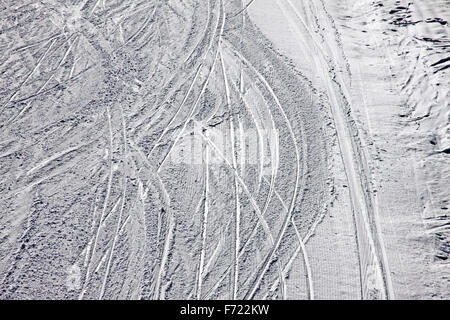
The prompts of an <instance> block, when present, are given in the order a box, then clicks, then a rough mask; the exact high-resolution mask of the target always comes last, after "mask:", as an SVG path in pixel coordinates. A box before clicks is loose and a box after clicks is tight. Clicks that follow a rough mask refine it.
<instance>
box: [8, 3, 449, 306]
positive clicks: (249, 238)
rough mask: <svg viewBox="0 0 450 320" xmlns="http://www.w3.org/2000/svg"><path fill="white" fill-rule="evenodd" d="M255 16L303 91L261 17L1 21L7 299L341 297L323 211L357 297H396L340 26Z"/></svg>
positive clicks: (46, 7) (295, 11)
mask: <svg viewBox="0 0 450 320" xmlns="http://www.w3.org/2000/svg"><path fill="white" fill-rule="evenodd" d="M267 1H268V0H266V3H267V5H268V7H270V6H273V8H276V10H278V11H279V12H278V11H277V15H279V16H277V19H279V18H280V19H283V21H284V22H285V23H286V25H287V28H286V30H289V32H290V33H291V34H290V35H283V37H286V39H287V38H288V37H291V38H289V41H293V42H295V45H296V46H298V50H297V51H298V52H297V53H299V56H302V57H303V55H304V54H305V55H306V54H308V56H307V57H304V59H305V61H308V62H310V64H311V65H310V66H308V67H309V68H311V70H312V71H305V73H306V72H311V73H314V75H313V76H312V75H311V78H312V77H315V78H314V79H308V78H307V77H306V76H304V75H303V74H302V73H301V72H303V70H301V68H300V66H299V65H300V64H301V63H299V64H298V65H297V66H296V65H295V63H294V62H293V61H291V60H290V59H289V58H288V57H287V56H283V51H282V50H278V48H277V47H276V45H275V42H276V41H274V45H273V47H272V44H271V43H270V41H269V39H268V38H269V37H268V36H267V37H268V38H266V36H265V35H263V31H261V30H260V28H259V27H258V25H257V24H256V22H255V21H256V20H255V21H254V20H253V16H252V14H251V12H253V10H261V7H258V6H259V5H260V4H259V3H258V1H255V0H233V1H229V2H225V1H224V0H207V2H204V1H201V0H186V1H172V0H171V1H167V2H165V3H159V2H158V3H152V4H149V3H148V2H145V1H141V2H135V1H128V0H126V1H123V2H120V3H116V2H106V1H100V0H97V1H82V2H81V3H78V4H66V5H64V6H62V5H57V2H55V1H53V0H49V1H46V2H41V3H38V4H36V5H35V7H33V9H30V10H41V11H42V15H41V16H42V17H39V19H37V18H36V19H35V20H33V21H29V20H27V19H29V17H28V13H26V14H24V15H23V16H24V17H22V15H21V16H20V17H18V18H17V21H16V20H15V19H14V21H13V20H11V19H10V18H9V13H8V14H5V16H7V17H8V19H5V22H4V30H5V31H4V32H3V33H2V38H1V40H2V45H3V47H2V48H4V50H3V49H2V50H3V52H2V53H1V56H2V59H3V60H4V61H2V62H0V68H1V70H4V73H5V81H4V85H3V81H2V85H1V88H0V89H1V90H0V91H1V93H0V105H1V107H0V114H2V120H1V122H0V128H1V129H2V130H1V131H2V132H1V133H0V141H1V143H0V158H1V160H2V165H1V168H0V169H1V175H2V176H1V178H0V179H1V180H2V187H1V190H0V192H2V194H3V199H2V200H1V201H0V205H1V209H2V210H3V211H4V212H5V214H4V217H0V224H1V225H2V229H1V230H0V238H1V239H6V240H5V241H2V242H1V243H0V254H1V255H2V257H4V259H3V260H2V261H0V279H2V281H1V285H2V289H3V288H4V290H3V291H2V292H0V298H14V299H15V298H18V299H20V298H23V297H28V296H29V297H30V298H44V299H55V298H56V299H79V300H81V299H99V300H102V299H155V300H158V299H186V298H187V299H197V300H202V299H230V300H240V299H244V300H246V299H250V300H251V299H272V298H277V299H283V300H287V299H299V298H305V297H306V298H307V299H310V300H314V299H321V298H322V295H323V291H324V290H325V291H326V290H339V288H335V287H333V286H334V285H335V284H330V285H329V287H330V288H328V287H327V288H325V289H324V288H323V286H324V284H323V282H324V280H323V275H322V274H320V270H331V269H333V268H334V267H329V268H328V266H326V267H322V266H320V265H319V264H320V263H325V262H326V261H327V259H328V257H324V259H323V261H322V260H321V259H322V258H321V257H318V254H317V253H316V252H314V250H315V249H316V247H314V246H315V245H317V244H316V243H317V239H315V238H314V239H313V241H311V238H312V237H313V236H314V237H315V236H316V235H317V236H323V234H321V233H320V232H322V233H323V232H331V233H333V232H335V231H336V230H334V229H330V230H326V231H323V230H322V228H321V226H322V225H321V223H322V222H323V221H325V219H334V220H331V221H336V219H341V217H336V216H337V214H336V212H337V211H333V210H335V209H334V208H332V207H333V204H334V202H335V201H336V202H339V201H340V202H339V205H340V206H341V207H343V208H344V209H346V210H348V212H349V213H348V214H351V220H352V223H354V226H351V230H352V231H348V234H345V237H347V236H350V237H352V239H353V240H354V245H355V247H354V251H355V258H354V259H355V265H356V267H355V269H356V268H358V270H357V271H356V272H355V273H354V274H356V273H357V274H358V276H359V279H358V281H359V283H358V284H357V285H355V286H360V288H357V289H355V290H360V294H361V298H363V299H393V298H394V297H395V295H394V292H393V291H394V288H393V283H392V280H391V272H390V269H389V264H388V261H387V253H386V252H385V251H386V249H385V243H384V239H383V232H382V231H383V230H382V229H381V225H382V224H380V222H379V221H378V219H379V218H378V216H379V214H378V210H379V208H378V201H379V200H378V198H374V196H373V195H372V194H371V192H372V188H374V187H373V186H372V185H371V184H370V182H371V180H370V179H371V174H372V172H371V171H370V170H369V166H370V164H369V162H368V159H369V158H370V156H371V155H370V154H369V153H368V152H369V151H368V150H369V149H368V148H365V146H363V145H362V144H363V143H367V141H365V140H364V139H365V136H364V135H360V133H359V132H358V129H357V128H358V126H357V125H355V122H357V121H356V120H355V119H356V118H357V117H356V116H355V119H354V118H353V117H354V114H352V112H351V111H352V110H353V106H352V103H355V101H354V100H351V99H349V97H350V96H351V95H352V94H353V92H352V90H353V89H354V88H353V87H352V83H351V80H352V78H351V74H350V67H349V66H348V65H345V64H346V63H347V62H348V61H347V60H346V59H347V56H346V55H345V54H344V48H343V45H342V43H341V39H340V38H339V34H338V31H337V30H340V29H339V28H338V27H337V26H336V24H337V21H336V22H335V20H334V18H335V17H334V16H332V15H331V14H330V13H329V12H328V11H327V5H328V3H327V5H325V2H326V1H325V2H324V1H322V0H320V1H312V0H307V1H302V2H301V3H300V2H298V1H294V0H286V1H280V0H275V1H273V2H270V3H269V2H267ZM415 5H416V7H417V11H418V14H419V15H422V16H425V15H426V14H434V15H436V17H437V16H438V15H439V13H438V12H437V10H435V9H432V8H429V7H428V6H427V5H426V3H425V2H423V1H422V2H421V1H418V2H417V3H416V4H415ZM261 6H262V7H264V4H262V5H261ZM6 10H8V9H6ZM20 10H23V9H20V8H19V9H17V11H18V12H19V11H20ZM32 12H33V11H32ZM249 12H250V13H249ZM330 12H331V11H330ZM33 14H34V13H33ZM274 17H275V15H274ZM268 18H270V17H268ZM438 22H439V21H438ZM264 23H265V22H264ZM264 23H263V26H264ZM439 23H443V22H439ZM27 24H28V25H31V26H32V27H30V26H28V27H27ZM33 24H36V25H33ZM424 28H426V30H427V32H431V31H430V30H431V29H430V28H431V27H429V26H428V25H426V26H424ZM427 28H428V29H427ZM445 35H447V34H445ZM409 40H410V41H415V42H416V43H419V42H420V41H426V40H423V39H420V38H417V37H414V36H411V37H410V39H409ZM405 41H406V40H405ZM433 45H434V44H433ZM433 45H431V44H429V46H430V48H431V47H432V46H433ZM436 46H437V44H436ZM427 54H428V53H427V52H425V50H422V51H420V52H419V51H418V52H417V56H416V59H415V61H414V64H412V65H411V66H410V68H409V69H408V71H407V72H406V73H405V75H406V76H405V79H404V81H403V82H402V85H401V91H402V92H408V94H410V95H412V93H409V91H410V90H411V88H410V87H411V83H414V82H419V83H420V84H421V85H422V84H423V81H425V80H424V79H425V78H426V77H427V78H431V77H433V75H432V74H431V71H430V72H428V73H427V71H426V72H424V74H423V75H422V76H423V77H424V79H420V80H418V79H417V76H416V75H417V73H418V72H419V71H418V70H419V69H420V68H421V63H422V60H423V59H425V56H426V55H427ZM307 59H309V60H307ZM447 62H448V60H447V58H446V57H439V59H435V61H434V63H433V64H432V67H433V68H434V69H430V70H435V72H441V71H443V70H445V68H447V67H448V65H447V64H446V63H447ZM390 63H391V64H392V63H393V62H392V61H391V62H390ZM297 67H298V68H297ZM345 68H347V70H345ZM358 68H359V69H358V71H359V73H362V71H361V66H358ZM442 68H444V69H442ZM305 70H306V68H305ZM352 71H353V69H352ZM9 79H13V80H14V81H12V80H11V81H10V80H9ZM2 80H3V77H2ZM391 81H392V79H391ZM317 83H320V85H321V86H322V87H321V88H316V87H315V86H316V85H317ZM308 95H311V97H309V96H308ZM364 99H365V97H364ZM433 99H434V100H437V99H438V96H434V97H433ZM362 103H363V104H364V105H366V104H367V102H366V100H364V101H362ZM429 109H430V110H431V106H430V107H429ZM357 110H359V109H357ZM430 110H429V114H430V112H431V111H430ZM365 112H366V114H365V116H366V117H367V118H369V113H368V111H367V110H365ZM358 119H359V118H358ZM416 120H417V119H416ZM419 120H420V119H419ZM419 120H417V121H419ZM315 121H319V122H320V123H315ZM358 125H359V124H358ZM193 128H195V129H198V128H199V129H200V130H195V129H193ZM369 129H370V130H372V128H369ZM370 130H368V131H370ZM250 131H251V132H252V134H253V131H254V136H252V138H253V140H251V141H250V139H249V136H247V134H248V133H249V132H250ZM274 132H275V133H274ZM270 134H274V136H270ZM220 135H222V136H221V137H225V138H224V139H223V140H224V141H221V140H220ZM218 137H219V138H218ZM273 138H274V139H273ZM272 139H273V140H272ZM327 139H329V141H328V140H327ZM324 141H325V142H324ZM190 143H200V144H201V145H200V147H199V148H200V149H198V150H197V149H196V150H194V148H193V146H192V145H190ZM195 146H197V145H195ZM322 147H324V148H322ZM328 148H329V149H328ZM320 149H323V150H320ZM193 150H194V151H193ZM333 150H337V151H336V152H337V153H339V154H338V155H332V154H331V152H333ZM189 152H194V154H190V153H189ZM179 155H181V156H182V157H183V158H182V160H183V161H180V162H177V161H175V160H174V157H176V156H179ZM189 157H191V158H189ZM191 159H194V163H191V162H189V161H190V160H191ZM336 159H340V160H339V161H340V162H336V163H339V164H342V165H341V166H342V168H336V166H337V165H336V164H335V163H334V161H337V160H336ZM177 160H179V159H177ZM197 160H198V161H199V163H196V162H195V161H197ZM252 161H253V162H252ZM333 170H341V171H339V174H337V173H336V172H334V171H333ZM335 174H336V176H334V175H335ZM336 177H339V178H336ZM340 177H343V178H342V179H341V178H340ZM335 178H336V180H335ZM339 179H341V180H339ZM342 182H344V183H345V186H344V187H345V188H348V189H346V190H348V193H343V192H340V191H339V192H336V188H335V187H336V186H337V185H339V184H344V183H342ZM427 186H428V185H427ZM339 187H340V186H339ZM339 190H340V189H339ZM428 192H429V196H430V197H431V192H432V190H430V187H429V186H428ZM316 193H317V194H316ZM341 202H342V203H341ZM442 206H443V205H442ZM336 210H340V209H336ZM329 212H332V214H328V213H329ZM346 214H347V213H346ZM392 221H393V220H392V219H391V221H390V223H393V222H392ZM332 223H337V222H332ZM3 225H4V227H3ZM333 226H334V225H333ZM336 229H338V228H336ZM447 229H448V228H447V224H445V223H444V224H439V225H433V226H432V227H430V228H429V229H428V231H427V232H428V233H429V234H435V233H444V232H446V230H447ZM338 231H339V232H342V233H343V232H344V231H342V230H338ZM338 231H336V234H337V233H338ZM345 232H347V231H345ZM331 236H332V235H327V237H328V238H327V241H329V240H328V239H331V238H330V237H331ZM339 236H341V237H342V234H340V235H339ZM346 243H347V242H346ZM39 244H41V245H40V246H39ZM37 247H40V249H39V250H38V249H35V248H37ZM333 248H334V247H333ZM336 248H338V245H337V246H336ZM339 248H341V247H339ZM33 250H35V251H33ZM327 250H328V248H327ZM328 251H332V250H331V249H329V250H328ZM29 252H32V253H33V254H32V255H31V254H29ZM320 252H323V250H322V251H320ZM327 254H328V253H327ZM327 254H325V255H327ZM329 254H330V255H331V254H339V252H336V253H335V252H331V253H329ZM333 261H334V260H333ZM349 265H350V263H349ZM58 268H59V269H58ZM71 270H75V271H76V272H75V273H77V274H76V277H78V278H77V279H76V281H75V282H74V284H71V283H70V282H69V280H71V279H72V278H71V277H72V276H73V275H72V274H71V273H70V272H72V271H71ZM333 270H334V269H333ZM336 270H337V269H336ZM48 273H52V274H53V275H54V276H53V278H52V277H50V276H49V274H48ZM50 278H52V279H50ZM17 279H22V280H23V281H22V280H21V281H20V282H19V281H18V280H17ZM72 280H73V279H72ZM52 281H54V283H53V282H52ZM299 286H303V287H302V288H301V292H300V291H299V292H298V293H297V292H295V291H292V290H293V289H292V288H298V287H299ZM325 286H326V284H325ZM39 288H42V290H41V293H39V292H38V291H39V290H37V289H39ZM27 290H29V292H27ZM333 294H336V293H333ZM358 294H359V292H358Z"/></svg>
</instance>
